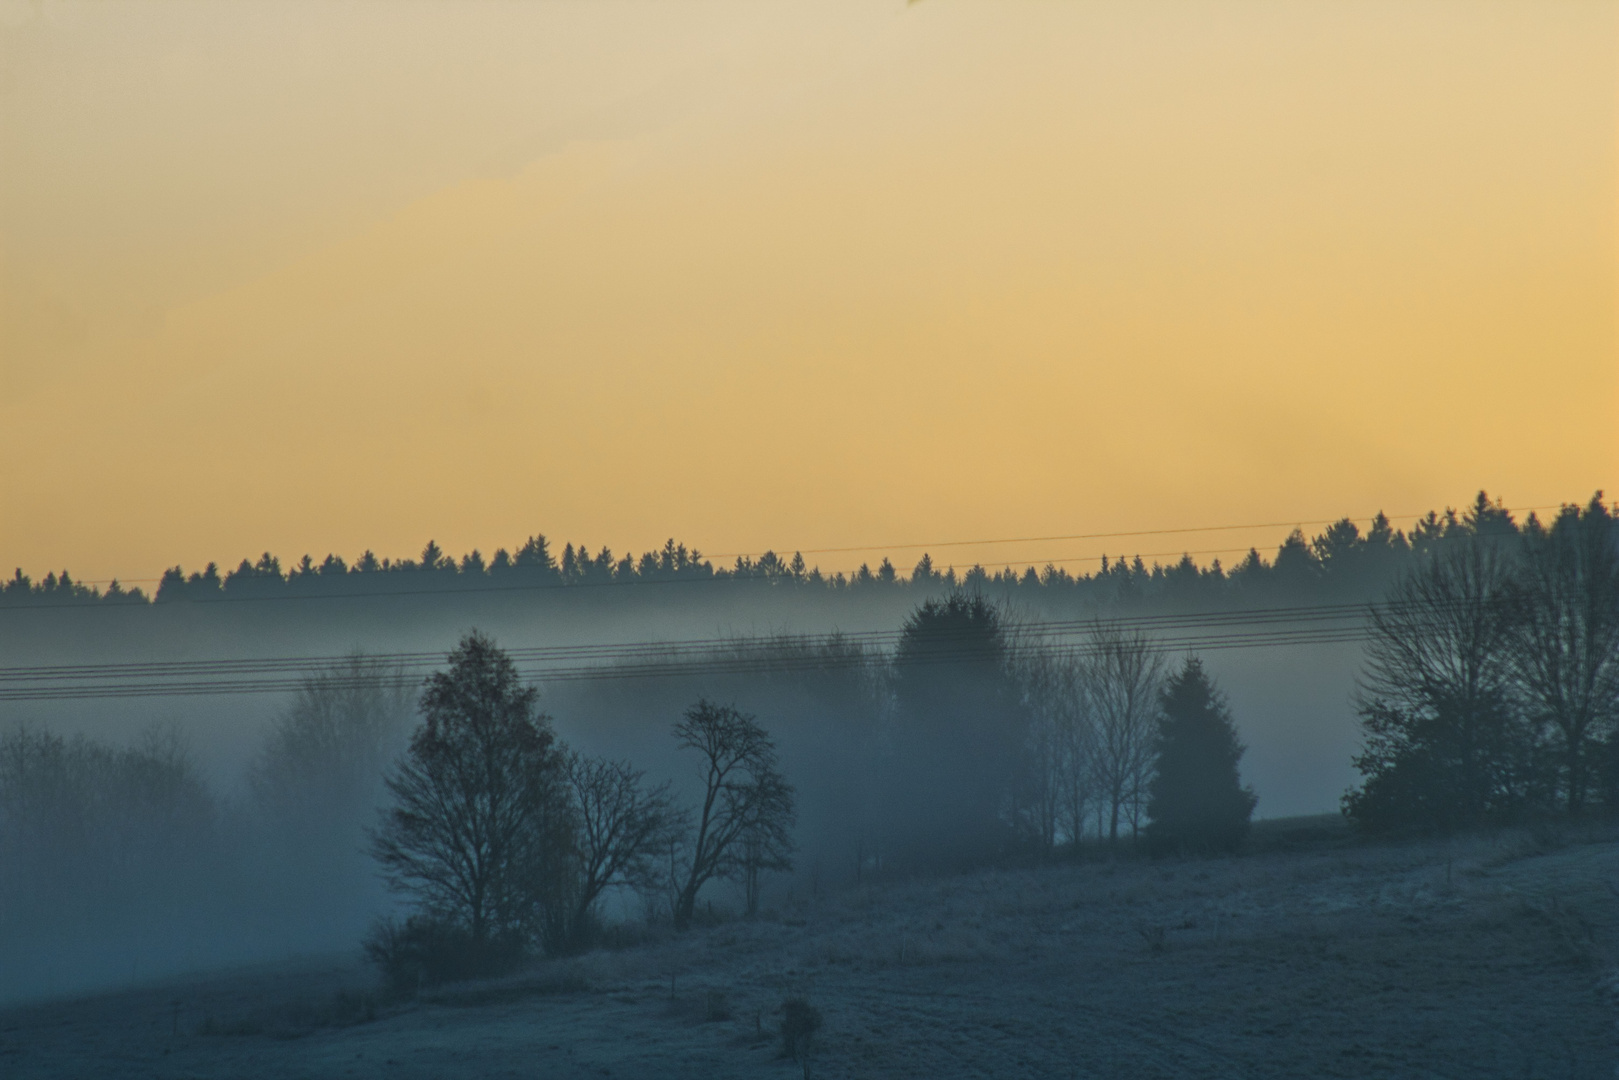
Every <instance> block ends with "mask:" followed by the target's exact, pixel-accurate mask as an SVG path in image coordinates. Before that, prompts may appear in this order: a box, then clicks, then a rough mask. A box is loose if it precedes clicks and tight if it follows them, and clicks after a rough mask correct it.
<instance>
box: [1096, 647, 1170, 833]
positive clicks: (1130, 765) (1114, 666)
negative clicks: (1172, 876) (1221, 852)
mask: <svg viewBox="0 0 1619 1080" xmlns="http://www.w3.org/2000/svg"><path fill="white" fill-rule="evenodd" d="M1090 652H1091V655H1090V658H1089V664H1088V665H1087V666H1088V671H1087V678H1086V683H1087V687H1088V698H1089V701H1090V705H1091V715H1092V718H1093V724H1094V732H1095V735H1094V738H1095V746H1094V753H1093V758H1092V760H1093V762H1094V766H1093V767H1094V769H1095V773H1096V787H1097V797H1098V798H1099V799H1100V800H1101V802H1100V804H1099V806H1098V812H1105V813H1106V814H1107V839H1108V842H1109V843H1117V842H1118V839H1119V825H1120V823H1121V820H1122V818H1123V815H1124V814H1125V813H1126V812H1128V813H1129V814H1130V819H1131V822H1132V823H1134V822H1135V821H1136V820H1137V818H1138V816H1139V811H1140V807H1141V801H1142V799H1143V797H1144V796H1145V795H1146V784H1147V780H1148V777H1149V776H1150V775H1151V772H1152V737H1153V728H1154V725H1155V722H1156V720H1157V716H1158V691H1159V688H1160V686H1161V684H1162V681H1163V670H1164V661H1163V657H1162V656H1161V655H1160V654H1159V652H1158V650H1157V649H1156V648H1154V646H1153V644H1152V641H1151V640H1150V639H1148V638H1147V637H1146V636H1145V635H1144V634H1140V633H1127V632H1124V631H1121V630H1119V629H1117V628H1116V627H1111V626H1108V625H1107V624H1105V623H1098V624H1097V625H1096V626H1095V627H1093V629H1092V630H1091V644H1090ZM1098 831H1100V829H1099V830H1098Z"/></svg>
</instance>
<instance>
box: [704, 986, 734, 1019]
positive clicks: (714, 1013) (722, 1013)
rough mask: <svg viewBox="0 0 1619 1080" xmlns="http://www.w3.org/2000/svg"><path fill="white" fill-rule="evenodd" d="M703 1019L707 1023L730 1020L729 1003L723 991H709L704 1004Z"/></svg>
mask: <svg viewBox="0 0 1619 1080" xmlns="http://www.w3.org/2000/svg"><path fill="white" fill-rule="evenodd" d="M704 1006H705V1007H704V1009H703V1018H704V1019H705V1020H707V1021H708V1022H709V1023H715V1022H717V1021H720V1020H729V1019H730V1018H731V1003H730V1001H729V1000H727V999H726V996H725V991H724V990H710V991H709V992H708V996H707V999H706V1000H705V1002H704Z"/></svg>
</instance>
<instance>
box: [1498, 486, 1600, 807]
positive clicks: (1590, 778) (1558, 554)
mask: <svg viewBox="0 0 1619 1080" xmlns="http://www.w3.org/2000/svg"><path fill="white" fill-rule="evenodd" d="M1514 599H1515V601H1516V602H1515V605H1514V611H1513V620H1512V629H1513V635H1512V654H1513V659H1514V662H1515V666H1516V669H1517V675H1518V679H1519V681H1520V683H1521V685H1522V690H1523V694H1524V697H1525V700H1526V704H1527V705H1528V707H1529V709H1530V710H1531V713H1532V716H1533V719H1535V720H1537V721H1539V722H1541V723H1543V724H1545V725H1546V726H1547V728H1548V729H1549V730H1550V732H1551V734H1552V736H1553V738H1554V740H1555V741H1556V743H1557V745H1556V753H1557V755H1558V757H1559V758H1560V760H1561V767H1560V772H1561V775H1560V776H1559V777H1558V782H1557V786H1558V787H1559V788H1560V791H1561V794H1562V797H1563V802H1564V805H1565V806H1566V807H1567V809H1568V810H1569V811H1570V812H1571V813H1578V812H1579V811H1580V810H1581V809H1582V808H1583V807H1584V806H1585V802H1586V798H1587V795H1588V794H1589V790H1590V788H1591V786H1592V784H1593V783H1594V782H1596V781H1598V780H1599V778H1600V774H1601V762H1600V761H1599V760H1593V758H1595V757H1597V756H1598V751H1599V745H1600V743H1599V740H1600V738H1601V737H1602V736H1603V735H1604V734H1608V733H1611V732H1612V731H1613V729H1614V727H1615V724H1616V723H1619V525H1616V523H1615V520H1614V518H1613V516H1612V515H1611V514H1610V513H1609V512H1608V509H1607V507H1605V506H1604V505H1603V504H1602V493H1601V492H1598V493H1597V494H1596V495H1595V496H1593V497H1592V499H1591V502H1590V504H1589V505H1588V506H1586V508H1585V510H1584V512H1581V510H1580V508H1579V507H1577V506H1565V507H1564V508H1563V509H1562V511H1561V512H1560V513H1559V514H1558V515H1557V517H1556V518H1555V519H1554V520H1553V522H1552V525H1551V527H1550V528H1549V529H1548V528H1545V527H1543V526H1542V525H1541V524H1540V522H1539V521H1538V520H1536V519H1535V518H1533V517H1531V518H1530V519H1529V521H1528V523H1527V524H1526V526H1525V528H1524V530H1523V558H1522V566H1521V569H1520V570H1519V574H1518V581H1517V583H1516V588H1515V589H1514Z"/></svg>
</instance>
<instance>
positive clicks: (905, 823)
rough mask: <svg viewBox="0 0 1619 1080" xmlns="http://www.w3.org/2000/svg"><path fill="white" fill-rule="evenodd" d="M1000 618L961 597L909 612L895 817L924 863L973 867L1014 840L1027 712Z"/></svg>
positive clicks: (902, 656)
mask: <svg viewBox="0 0 1619 1080" xmlns="http://www.w3.org/2000/svg"><path fill="white" fill-rule="evenodd" d="M1011 660H1012V656H1011V652H1010V650H1009V648H1008V645H1007V640H1006V635H1005V633H1004V632H1003V630H1002V626H1001V618H1000V615H999V613H998V612H997V611H996V609H995V608H994V606H993V605H991V604H990V603H989V602H988V601H987V600H985V599H984V598H983V597H982V596H981V595H970V594H966V593H957V594H955V595H952V596H949V597H947V598H945V599H943V600H929V601H927V602H925V603H923V604H922V605H921V606H920V607H918V608H917V609H916V610H915V611H914V612H912V614H911V617H910V618H909V619H907V620H906V621H905V625H904V628H903V629H902V631H901V634H900V641H899V647H898V649H897V650H896V652H895V657H894V701H895V709H896V721H897V727H898V731H897V738H896V746H895V753H896V756H897V760H896V762H895V766H896V768H895V772H896V776H897V779H898V782H897V783H896V784H895V785H894V787H893V788H892V789H891V798H892V803H891V806H890V818H891V822H892V827H893V828H894V829H896V830H897V831H898V833H899V837H898V840H899V843H900V846H901V847H902V848H906V849H909V854H910V856H911V857H912V858H915V859H919V860H921V861H923V862H944V861H963V860H965V861H972V860H973V859H976V858H979V857H982V856H984V855H986V854H989V853H992V852H994V851H995V850H996V849H997V848H999V847H1000V846H1001V845H1002V844H1003V843H1004V842H1005V840H1006V838H1007V824H1006V822H1005V821H1004V820H1003V817H1002V813H1001V812H1002V809H1003V806H1004V805H1005V803H1006V802H1007V800H1008V799H1010V798H1011V797H1012V795H1013V793H1014V791H1015V789H1016V788H1017V786H1018V783H1019V780H1020V769H1021V767H1022V765H1023V752H1024V748H1025V744H1026V739H1027V731H1028V710H1027V708H1026V707H1025V704H1024V701H1023V694H1022V689H1021V687H1020V686H1019V685H1018V681H1017V679H1016V677H1015V674H1014V672H1013V670H1012V664H1011Z"/></svg>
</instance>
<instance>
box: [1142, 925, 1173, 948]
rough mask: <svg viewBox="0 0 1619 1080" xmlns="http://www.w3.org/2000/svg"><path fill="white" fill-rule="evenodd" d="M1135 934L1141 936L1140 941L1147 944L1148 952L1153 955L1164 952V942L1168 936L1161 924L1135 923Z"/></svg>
mask: <svg viewBox="0 0 1619 1080" xmlns="http://www.w3.org/2000/svg"><path fill="white" fill-rule="evenodd" d="M1136 933H1138V934H1140V935H1141V940H1142V941H1145V942H1146V943H1147V948H1148V949H1149V950H1150V951H1152V952H1155V953H1161V952H1163V951H1164V940H1165V939H1166V938H1167V937H1168V936H1169V932H1168V930H1166V929H1165V927H1164V924H1163V923H1137V924H1136Z"/></svg>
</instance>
